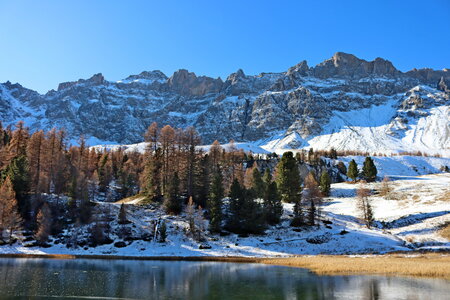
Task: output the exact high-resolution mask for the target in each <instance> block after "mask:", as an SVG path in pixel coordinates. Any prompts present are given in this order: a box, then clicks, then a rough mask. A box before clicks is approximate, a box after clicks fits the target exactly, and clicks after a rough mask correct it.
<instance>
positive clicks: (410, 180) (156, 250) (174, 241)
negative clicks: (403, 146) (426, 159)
mask: <svg viewBox="0 0 450 300" xmlns="http://www.w3.org/2000/svg"><path fill="white" fill-rule="evenodd" d="M391 177H392V181H391V182H390V184H391V186H392V187H393V191H392V192H391V194H390V196H389V197H388V198H386V197H381V196H378V195H374V196H371V201H372V205H373V208H374V216H375V219H376V224H375V226H374V227H373V228H372V229H367V228H366V227H365V226H364V225H363V223H362V222H361V221H360V219H359V213H358V210H357V206H356V199H355V194H356V192H355V189H356V188H358V186H359V184H351V183H337V184H333V185H332V193H331V197H329V198H326V199H325V200H324V203H323V205H322V212H323V214H322V216H323V220H326V221H327V222H325V223H326V224H325V223H324V224H321V226H320V227H319V228H316V227H315V228H307V229H304V228H302V229H301V230H298V229H295V228H292V227H290V226H289V220H288V217H289V215H291V214H292V209H293V207H292V205H291V204H284V216H283V222H282V223H281V224H279V225H277V226H275V227H272V228H270V229H268V230H267V231H266V235H261V236H253V235H251V236H249V237H239V236H238V235H235V234H230V235H228V236H217V235H214V236H213V235H206V241H205V242H201V243H199V242H196V241H195V240H194V239H192V237H191V236H190V235H188V234H187V233H186V229H187V228H188V224H187V222H186V219H185V216H183V215H181V216H167V215H164V213H163V212H162V210H161V209H160V208H157V207H154V206H140V205H139V202H140V200H141V199H139V198H134V199H131V200H130V201H129V202H128V204H129V205H128V206H127V211H128V219H129V220H130V221H132V222H133V228H135V230H142V231H146V230H149V228H151V226H150V222H151V221H152V220H155V219H159V218H162V219H164V220H165V221H166V223H167V226H168V238H167V243H157V242H155V241H142V240H137V241H133V242H131V243H130V242H127V244H128V245H127V246H126V247H123V248H116V247H114V246H113V244H110V245H103V246H98V247H96V248H87V247H86V249H84V248H81V247H79V248H76V249H69V248H67V247H65V246H63V245H61V244H59V245H53V246H52V247H50V248H38V247H24V246H22V245H17V244H16V245H12V246H1V247H0V253H29V254H87V255H89V254H96V255H126V256H256V257H262V256H264V257H267V256H271V257H272V256H289V255H299V254H307V255H313V254H364V253H387V252H392V251H413V250H417V249H435V250H436V249H441V250H442V249H450V242H449V241H448V240H445V239H444V238H443V237H440V236H439V234H438V230H439V229H440V227H441V226H443V225H444V224H448V223H450V174H448V173H442V174H432V175H425V176H416V177H413V176H391ZM380 184H381V183H379V182H377V183H370V184H369V187H370V188H371V189H373V190H376V189H377V188H379V186H380ZM98 204H99V205H108V206H110V209H111V210H112V211H114V213H115V214H117V213H118V210H119V206H120V204H119V203H98ZM205 225H206V224H205ZM115 241H117V240H115ZM200 245H209V246H211V248H210V249H199V246H200Z"/></svg>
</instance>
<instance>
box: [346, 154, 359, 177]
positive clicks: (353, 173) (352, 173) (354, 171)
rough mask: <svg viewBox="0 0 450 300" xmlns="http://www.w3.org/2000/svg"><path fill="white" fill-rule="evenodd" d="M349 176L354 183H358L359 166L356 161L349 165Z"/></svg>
mask: <svg viewBox="0 0 450 300" xmlns="http://www.w3.org/2000/svg"><path fill="white" fill-rule="evenodd" d="M347 176H348V177H350V178H351V179H352V180H353V182H356V177H358V165H357V164H356V162H355V160H354V159H352V160H351V161H350V163H349V164H348V170H347Z"/></svg>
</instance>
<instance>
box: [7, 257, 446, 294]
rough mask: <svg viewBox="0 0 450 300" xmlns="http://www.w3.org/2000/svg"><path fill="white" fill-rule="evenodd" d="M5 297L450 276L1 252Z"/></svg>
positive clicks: (287, 288)
mask: <svg viewBox="0 0 450 300" xmlns="http://www.w3.org/2000/svg"><path fill="white" fill-rule="evenodd" d="M0 291H1V297H0V298H2V299H3V298H5V297H7V296H22V297H27V298H28V297H33V296H44V297H49V296H56V297H63V296H65V297H67V296H73V297H75V298H81V297H88V296H89V297H114V298H125V299H433V300H439V299H448V295H450V286H449V282H448V281H445V280H440V279H410V278H396V277H383V276H317V275H314V274H312V273H310V272H308V271H306V270H302V269H296V268H288V267H276V266H267V265H258V264H236V263H213V262H165V261H129V260H85V259H80V260H50V259H11V258H0Z"/></svg>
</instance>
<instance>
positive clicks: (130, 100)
mask: <svg viewBox="0 0 450 300" xmlns="http://www.w3.org/2000/svg"><path fill="white" fill-rule="evenodd" d="M449 82H450V72H449V71H448V70H443V71H435V70H431V69H421V70H412V71H409V72H406V73H402V72H400V71H399V70H397V69H396V68H395V67H394V66H393V64H392V63H391V62H389V61H387V60H384V59H381V58H376V59H375V60H373V61H365V60H363V59H359V58H357V57H356V56H354V55H351V54H346V53H342V52H338V53H336V54H335V55H333V57H332V58H330V59H328V60H325V61H324V62H322V63H320V64H318V65H317V66H315V67H309V66H308V64H307V62H306V61H302V62H300V63H299V64H297V65H295V66H293V67H291V68H289V69H288V70H287V71H286V72H282V73H262V74H259V75H255V76H251V75H246V74H245V73H244V71H242V70H240V69H239V70H238V71H236V72H235V73H233V74H231V75H229V76H228V78H227V79H226V80H225V81H222V79H220V78H217V79H214V78H210V77H206V76H197V75H196V74H194V73H192V72H188V71H187V70H183V69H182V70H179V71H176V72H175V73H174V74H173V75H172V76H171V77H170V78H168V77H167V76H166V75H164V74H163V73H162V72H161V71H151V72H147V71H145V72H142V73H140V74H138V75H131V76H129V77H127V78H126V79H123V80H121V81H117V82H111V81H107V80H105V78H104V77H103V75H102V74H96V75H94V76H92V77H91V78H89V79H86V80H84V79H80V80H78V81H74V82H65V83H61V84H60V85H59V86H58V90H57V91H54V90H52V91H49V92H48V93H46V94H45V95H40V94H38V93H37V92H34V91H32V90H29V89H26V88H24V87H22V86H21V85H19V84H11V83H10V82H6V83H3V84H0V119H1V120H2V121H3V123H4V124H6V125H8V124H14V123H15V122H16V121H18V120H21V119H23V120H25V121H26V123H27V125H28V126H30V128H31V129H32V130H36V129H41V128H42V129H47V130H48V129H50V128H52V127H59V128H66V130H67V131H68V133H69V135H70V138H71V139H73V140H76V139H77V137H78V136H79V135H81V134H83V135H85V136H87V137H88V138H91V140H90V141H91V143H96V142H116V143H136V142H140V141H142V139H143V133H144V132H145V130H146V128H147V127H148V126H149V125H150V124H151V123H152V122H154V121H156V122H158V123H159V124H161V125H165V124H170V125H172V126H174V127H186V126H195V127H196V129H197V130H198V131H199V133H200V134H201V136H202V137H203V142H204V143H211V142H212V141H214V140H215V139H218V140H219V141H220V142H222V143H224V142H228V141H229V140H230V139H234V140H236V141H257V140H260V141H263V140H265V139H266V140H270V139H272V138H273V137H274V136H279V137H281V138H283V137H288V136H289V137H292V136H294V137H295V139H293V140H292V141H290V142H289V143H290V145H291V146H293V147H301V146H302V145H303V143H304V141H306V140H308V139H311V138H312V137H314V136H317V135H320V134H323V133H324V132H325V131H326V129H327V128H328V127H329V125H327V124H328V123H329V122H330V120H332V119H333V116H336V114H337V113H339V112H349V111H353V110H358V109H365V108H368V107H371V106H374V105H384V104H386V103H390V101H391V102H392V101H394V102H395V103H397V102H398V105H399V109H401V103H402V101H404V100H405V98H407V97H409V96H407V95H405V93H407V92H408V91H409V90H411V89H412V88H414V87H415V86H418V85H424V86H429V87H430V88H436V87H437V88H438V89H439V90H438V89H435V90H434V91H435V92H432V93H441V94H442V97H441V96H439V99H444V100H442V101H445V102H444V105H448V99H449V89H448V87H449V84H448V83H449ZM410 101H413V102H414V100H411V99H410ZM430 101H431V100H430ZM411 103H412V102H411ZM427 105H428V106H430V105H431V106H432V105H433V103H431V104H430V103H428V102H427ZM439 105H442V103H441V102H439ZM400 117H402V116H399V118H400ZM327 126H328V127H327ZM392 132H393V133H392V134H394V131H392ZM395 134H398V132H397V133H395Z"/></svg>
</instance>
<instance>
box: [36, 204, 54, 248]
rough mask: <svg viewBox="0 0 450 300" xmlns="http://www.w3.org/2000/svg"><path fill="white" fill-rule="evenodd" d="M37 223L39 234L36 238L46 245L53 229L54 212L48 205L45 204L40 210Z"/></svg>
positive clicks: (37, 233)
mask: <svg viewBox="0 0 450 300" xmlns="http://www.w3.org/2000/svg"><path fill="white" fill-rule="evenodd" d="M36 221H37V222H36V223H37V232H36V235H35V238H36V240H37V241H38V242H39V243H40V244H44V243H45V242H47V240H48V237H49V235H50V234H51V229H52V211H51V210H50V207H49V206H48V204H47V203H44V205H42V207H41V208H40V209H39V212H38V214H37V217H36Z"/></svg>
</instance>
